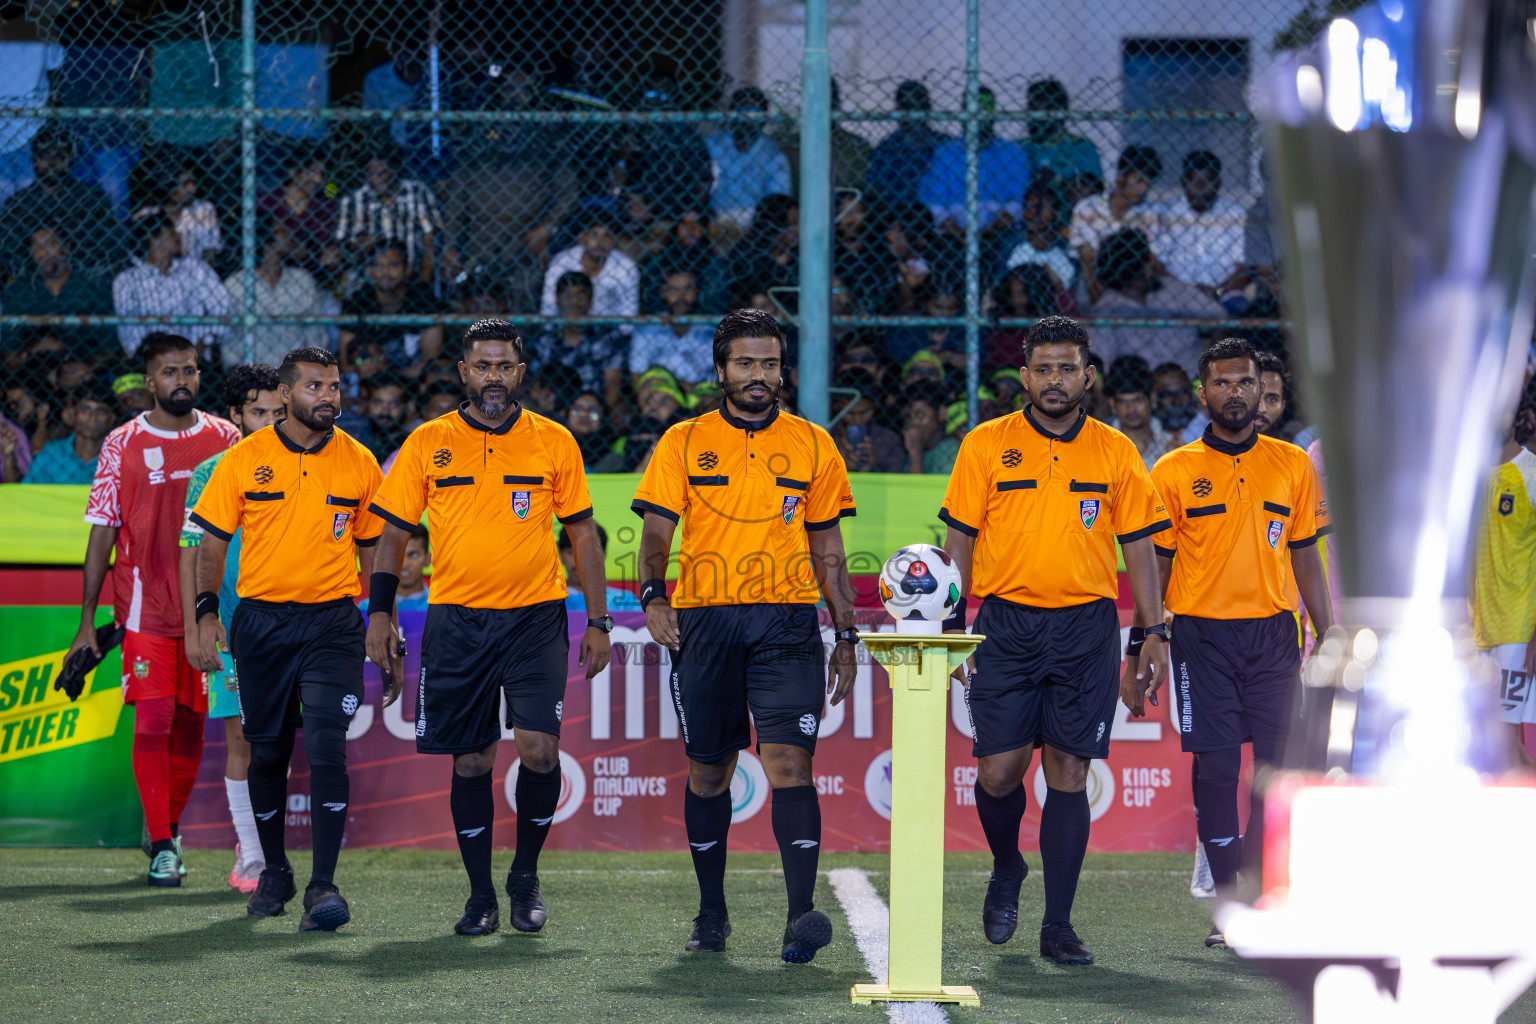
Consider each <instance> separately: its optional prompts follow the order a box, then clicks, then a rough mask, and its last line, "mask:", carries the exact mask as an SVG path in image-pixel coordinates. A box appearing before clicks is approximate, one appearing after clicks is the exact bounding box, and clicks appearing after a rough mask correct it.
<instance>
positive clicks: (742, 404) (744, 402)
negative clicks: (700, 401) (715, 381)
mask: <svg viewBox="0 0 1536 1024" xmlns="http://www.w3.org/2000/svg"><path fill="white" fill-rule="evenodd" d="M748 388H762V389H763V390H762V392H761V393H759V392H749V391H748V390H747V389H748ZM720 394H721V397H722V401H728V402H730V403H731V404H732V405H734V406H735V407H736V408H737V409H738V410H740V411H741V412H744V413H746V414H747V415H748V416H761V415H763V414H764V413H766V412H767V411H768V410H769V409H772V408H773V407H774V405H776V404H777V403H778V401H779V385H778V384H770V383H769V382H768V381H765V380H749V381H747V382H746V383H744V384H729V383H725V382H721V384H720Z"/></svg>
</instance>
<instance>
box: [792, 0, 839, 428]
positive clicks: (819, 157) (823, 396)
mask: <svg viewBox="0 0 1536 1024" xmlns="http://www.w3.org/2000/svg"><path fill="white" fill-rule="evenodd" d="M827 3H828V0H806V4H805V56H804V57H803V58H802V63H801V69H800V382H799V389H798V394H797V399H798V402H799V406H800V414H801V415H802V416H804V417H805V418H806V419H808V420H810V421H811V422H813V423H821V424H825V423H826V422H827V420H828V416H829V414H830V408H829V403H828V401H827V386H828V383H829V381H828V376H829V373H830V370H831V364H832V353H831V348H832V71H831V65H830V63H829V62H828V59H827Z"/></svg>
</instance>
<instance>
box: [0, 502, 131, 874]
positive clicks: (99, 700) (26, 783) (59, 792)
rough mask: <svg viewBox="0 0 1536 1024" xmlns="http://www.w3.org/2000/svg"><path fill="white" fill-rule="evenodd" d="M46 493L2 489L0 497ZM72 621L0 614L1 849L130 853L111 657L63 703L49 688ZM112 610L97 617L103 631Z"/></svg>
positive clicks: (125, 729)
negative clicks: (76, 848) (102, 848)
mask: <svg viewBox="0 0 1536 1024" xmlns="http://www.w3.org/2000/svg"><path fill="white" fill-rule="evenodd" d="M33 489H35V490H43V489H45V488H23V487H16V488H7V490H33ZM79 615H80V613H79V612H78V611H77V610H76V609H73V608H23V607H9V606H7V607H0V844H4V845H11V846H14V845H47V846H132V845H135V844H137V843H138V841H139V832H140V828H141V827H142V825H143V821H144V818H143V814H142V812H141V810H140V807H139V797H138V791H137V790H136V789H135V788H134V783H133V765H132V753H133V713H132V712H131V711H128V710H127V709H125V708H124V707H123V691H122V681H121V676H120V671H121V670H120V668H119V665H120V664H121V660H120V658H119V657H118V652H117V651H115V650H114V651H113V652H112V653H111V654H109V655H107V658H106V660H105V661H103V662H102V663H101V665H99V666H98V667H97V669H96V671H95V672H94V673H93V674H92V675H91V676H90V677H89V678H87V680H86V686H85V692H84V693H83V694H81V696H80V699H79V700H78V701H75V702H73V703H72V702H71V701H70V699H69V698H68V697H67V696H65V695H64V693H63V691H61V690H56V689H54V685H53V684H54V682H55V681H56V680H57V679H58V677H59V671H60V668H61V665H62V663H63V660H64V655H65V653H66V652H67V651H68V649H69V643H70V641H71V640H72V639H74V635H75V628H76V626H77V625H78V623H79V621H80V618H79ZM111 618H112V610H111V609H110V608H104V609H102V610H101V611H100V612H99V613H98V622H108V621H111Z"/></svg>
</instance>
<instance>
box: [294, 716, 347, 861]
mask: <svg viewBox="0 0 1536 1024" xmlns="http://www.w3.org/2000/svg"><path fill="white" fill-rule="evenodd" d="M304 754H305V756H306V757H308V758H309V823H310V827H311V829H312V830H313V831H312V832H311V837H312V840H311V845H312V846H313V850H312V852H313V854H314V868H313V870H312V871H311V872H310V876H309V884H310V885H314V884H315V883H316V882H321V883H325V884H333V883H334V882H335V877H336V858H337V857H338V856H339V855H340V854H341V837H342V834H343V833H344V832H345V831H346V828H347V803H348V802H349V801H350V800H351V799H352V783H351V781H350V780H349V779H348V778H347V731H346V729H345V728H343V727H342V726H340V725H337V724H335V723H334V722H332V721H331V720H329V719H324V720H321V721H314V720H308V721H306V722H305V723H304Z"/></svg>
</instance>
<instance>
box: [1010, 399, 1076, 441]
mask: <svg viewBox="0 0 1536 1024" xmlns="http://www.w3.org/2000/svg"><path fill="white" fill-rule="evenodd" d="M1034 407H1035V406H1034V403H1033V402H1031V403H1030V404H1029V405H1026V406H1025V407H1024V419H1026V420H1027V421H1028V422H1029V425H1030V426H1032V427H1034V428H1035V431H1036V432H1037V433H1038V434H1040V436H1042V437H1047V438H1050V439H1051V440H1052V441H1072V440H1075V439H1076V438H1077V435H1078V434H1080V433H1082V430H1083V424H1084V423H1086V422H1088V410H1087V409H1084V408H1083V407H1082V406H1078V407H1077V422H1076V423H1074V424H1072V425H1071V426H1070V427H1068V428H1067V432H1066V433H1064V434H1053V433H1051V432H1050V431H1049V430H1046V429H1045V428H1044V427H1042V426H1041V425H1040V424H1039V423H1038V422H1036V420H1035V414H1034V413H1032V412H1030V410H1031V409H1033V408H1034Z"/></svg>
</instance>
